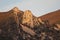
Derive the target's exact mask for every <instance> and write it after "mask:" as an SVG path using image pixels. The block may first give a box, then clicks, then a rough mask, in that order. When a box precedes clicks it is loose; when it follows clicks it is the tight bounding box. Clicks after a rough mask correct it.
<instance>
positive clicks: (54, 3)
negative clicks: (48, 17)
mask: <svg viewBox="0 0 60 40" xmlns="http://www.w3.org/2000/svg"><path fill="white" fill-rule="evenodd" d="M14 7H18V8H19V9H20V10H23V11H25V10H31V12H32V13H33V15H34V16H37V17H38V16H42V15H45V14H47V13H49V12H53V11H56V10H59V9H60V0H0V12H5V11H9V10H11V9H13V8H14Z"/></svg>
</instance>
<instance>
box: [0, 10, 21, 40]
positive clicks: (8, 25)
mask: <svg viewBox="0 0 60 40" xmlns="http://www.w3.org/2000/svg"><path fill="white" fill-rule="evenodd" d="M19 31H20V30H19V20H18V16H17V15H16V13H14V11H13V10H12V11H9V12H0V40H8V38H10V39H11V40H17V38H18V35H19ZM4 38H5V39H4Z"/></svg>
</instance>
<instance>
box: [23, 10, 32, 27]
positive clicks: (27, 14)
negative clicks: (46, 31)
mask: <svg viewBox="0 0 60 40" xmlns="http://www.w3.org/2000/svg"><path fill="white" fill-rule="evenodd" d="M22 24H26V25H28V26H31V27H32V26H33V15H32V13H31V11H30V10H26V11H25V12H24V14H23V20H22Z"/></svg>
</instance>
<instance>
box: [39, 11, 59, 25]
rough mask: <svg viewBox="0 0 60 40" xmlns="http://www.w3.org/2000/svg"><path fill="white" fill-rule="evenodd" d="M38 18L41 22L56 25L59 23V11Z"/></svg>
mask: <svg viewBox="0 0 60 40" xmlns="http://www.w3.org/2000/svg"><path fill="white" fill-rule="evenodd" d="M39 18H41V19H42V20H48V21H49V22H50V24H55V23H58V22H60V10H57V11H54V12H50V13H48V14H46V15H43V16H41V17H39Z"/></svg>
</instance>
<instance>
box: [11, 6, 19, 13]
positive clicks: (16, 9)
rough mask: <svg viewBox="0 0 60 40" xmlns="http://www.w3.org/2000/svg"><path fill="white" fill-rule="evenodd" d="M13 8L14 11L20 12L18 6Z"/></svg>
mask: <svg viewBox="0 0 60 40" xmlns="http://www.w3.org/2000/svg"><path fill="white" fill-rule="evenodd" d="M12 10H13V11H14V12H19V11H20V10H19V9H18V8H17V7H14V8H13V9H12Z"/></svg>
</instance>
